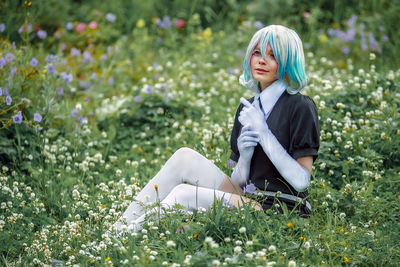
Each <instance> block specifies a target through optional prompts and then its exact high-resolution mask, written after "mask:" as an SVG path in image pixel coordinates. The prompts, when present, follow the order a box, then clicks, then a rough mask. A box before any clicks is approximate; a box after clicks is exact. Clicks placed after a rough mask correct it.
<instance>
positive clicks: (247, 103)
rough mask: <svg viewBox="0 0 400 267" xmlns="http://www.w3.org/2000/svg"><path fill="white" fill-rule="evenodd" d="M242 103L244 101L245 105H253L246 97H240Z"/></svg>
mask: <svg viewBox="0 0 400 267" xmlns="http://www.w3.org/2000/svg"><path fill="white" fill-rule="evenodd" d="M240 103H242V104H243V105H244V106H245V107H251V106H252V105H251V103H250V102H249V101H247V100H246V99H245V98H244V97H241V98H240Z"/></svg>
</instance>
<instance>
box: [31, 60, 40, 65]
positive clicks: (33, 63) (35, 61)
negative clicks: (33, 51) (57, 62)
mask: <svg viewBox="0 0 400 267" xmlns="http://www.w3.org/2000/svg"><path fill="white" fill-rule="evenodd" d="M38 63H39V61H38V60H37V59H36V58H32V60H31V66H32V67H36V66H37V64H38Z"/></svg>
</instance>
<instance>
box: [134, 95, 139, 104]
mask: <svg viewBox="0 0 400 267" xmlns="http://www.w3.org/2000/svg"><path fill="white" fill-rule="evenodd" d="M140 100H141V99H140V96H138V95H137V96H135V100H134V101H135V103H138V102H140Z"/></svg>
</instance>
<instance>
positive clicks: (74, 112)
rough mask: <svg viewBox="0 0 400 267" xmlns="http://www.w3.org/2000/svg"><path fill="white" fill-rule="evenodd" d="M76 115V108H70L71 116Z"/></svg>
mask: <svg viewBox="0 0 400 267" xmlns="http://www.w3.org/2000/svg"><path fill="white" fill-rule="evenodd" d="M76 116H78V110H77V109H76V108H74V109H73V110H71V117H73V118H75V117H76Z"/></svg>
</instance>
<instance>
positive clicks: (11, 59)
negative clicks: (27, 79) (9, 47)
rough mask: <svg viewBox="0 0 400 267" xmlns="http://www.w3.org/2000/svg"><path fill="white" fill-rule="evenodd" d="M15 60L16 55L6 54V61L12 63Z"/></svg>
mask: <svg viewBox="0 0 400 267" xmlns="http://www.w3.org/2000/svg"><path fill="white" fill-rule="evenodd" d="M13 60H14V55H13V54H12V53H7V54H6V61H7V62H11V61H13Z"/></svg>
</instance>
